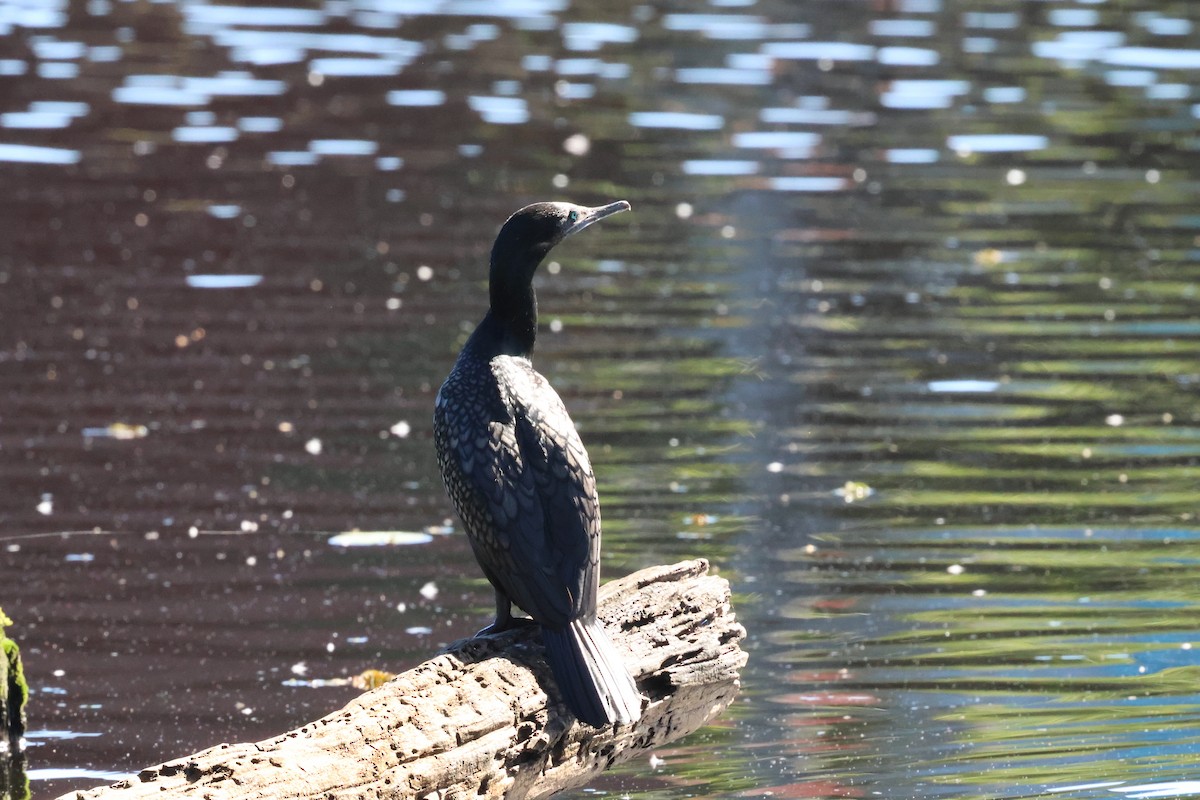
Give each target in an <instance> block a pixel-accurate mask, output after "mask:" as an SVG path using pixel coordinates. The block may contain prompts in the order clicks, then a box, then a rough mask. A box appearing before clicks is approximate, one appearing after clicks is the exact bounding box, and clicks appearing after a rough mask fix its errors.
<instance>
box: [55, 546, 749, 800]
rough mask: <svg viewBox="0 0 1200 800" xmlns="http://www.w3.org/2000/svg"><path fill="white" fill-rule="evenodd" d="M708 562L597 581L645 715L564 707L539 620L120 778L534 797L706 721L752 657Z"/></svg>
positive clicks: (122, 786)
mask: <svg viewBox="0 0 1200 800" xmlns="http://www.w3.org/2000/svg"><path fill="white" fill-rule="evenodd" d="M707 573H708V563H707V562H705V561H703V560H698V561H688V562H683V563H681V564H676V565H674V566H662V567H653V568H650V569H646V570H642V571H641V572H637V573H634V574H633V575H630V576H628V577H626V578H623V579H621V580H617V581H613V582H612V583H609V584H607V585H605V586H603V587H602V588H601V590H600V616H601V618H602V619H603V620H604V621H605V623H606V626H607V628H608V630H609V632H610V633H611V634H612V637H613V640H614V642H615V643H616V645H617V647H618V648H619V649H621V650H622V651H623V652H624V653H625V654H626V657H627V664H628V666H629V668H630V671H631V672H632V673H633V675H634V677H635V678H636V679H637V683H638V688H639V689H640V690H641V692H642V695H643V696H644V697H645V698H646V699H647V700H648V701H649V703H648V704H646V703H645V701H643V704H644V706H645V707H644V710H643V712H642V716H641V719H640V720H639V721H638V722H636V723H634V724H632V725H626V726H623V727H619V728H616V727H609V728H603V729H598V728H593V727H591V726H588V725H585V724H583V723H580V722H578V721H576V720H575V719H574V718H573V717H571V716H570V713H569V712H568V711H567V710H566V709H565V708H564V707H563V706H562V704H561V702H560V700H559V698H558V694H557V689H556V688H555V687H554V683H553V679H552V678H551V677H550V671H549V668H548V667H547V666H546V663H545V661H544V659H543V655H542V648H541V645H540V643H539V641H538V635H537V633H536V631H535V630H534V629H531V628H523V629H519V630H516V631H511V632H509V633H506V634H504V635H502V636H497V637H485V638H481V639H467V640H464V641H461V642H456V643H455V644H453V645H451V646H450V648H449V649H448V650H447V651H446V652H445V653H444V654H442V655H439V656H437V657H435V658H433V659H432V660H430V661H426V662H425V663H424V664H422V665H420V666H419V667H416V668H415V669H412V670H410V671H408V672H405V673H404V674H402V675H399V676H397V677H396V678H395V679H394V680H392V681H390V682H389V683H387V684H385V685H383V686H380V687H379V688H377V689H372V690H371V691H369V692H366V693H365V694H363V695H361V696H360V697H358V698H356V699H355V700H353V701H351V702H350V703H349V704H348V705H347V706H346V707H345V708H343V709H342V710H340V711H337V712H335V713H333V714H330V715H329V716H327V717H325V718H324V719H321V720H318V721H316V722H314V723H311V724H309V725H305V726H304V727H303V728H300V729H298V730H294V731H291V732H290V733H285V734H283V735H282V736H278V737H276V738H274V739H267V740H265V741H261V742H258V743H255V744H222V745H218V746H217V747H213V748H210V749H208V750H205V751H203V752H200V753H197V754H195V755H192V756H187V757H186V758H179V759H174V760H172V761H168V762H166V763H165V764H161V765H159V766H157V767H152V768H150V769H146V770H143V771H142V772H141V773H139V774H138V776H137V778H135V779H133V780H129V781H122V782H120V783H117V784H114V785H113V786H111V787H107V788H100V789H92V790H90V791H86V792H77V793H75V792H73V793H71V794H68V795H64V798H63V800H65V799H66V798H77V799H78V800H89V799H91V798H95V800H134V798H144V797H145V798H148V797H154V798H160V799H161V798H175V797H181V798H182V797H187V798H197V800H199V799H200V798H205V799H206V800H218V798H239V800H247V799H249V798H263V799H266V798H270V800H282V798H322V799H324V798H330V799H331V800H332V799H334V798H337V799H338V800H341V799H342V798H364V797H371V798H376V797H378V798H487V797H493V798H500V797H506V798H535V797H546V796H548V795H550V794H553V793H554V792H557V791H561V790H562V789H567V788H570V787H574V786H582V785H583V784H585V783H587V782H588V781H589V780H591V779H592V778H594V777H595V776H596V775H598V774H599V773H601V772H603V771H604V770H605V769H606V768H607V767H609V766H611V765H612V764H615V763H617V762H619V761H624V760H627V759H630V758H634V757H636V756H645V755H646V754H647V752H648V751H649V750H650V749H651V748H653V747H656V746H659V745H662V744H664V743H666V742H669V741H672V740H673V739H676V738H678V737H680V736H683V735H684V734H686V733H689V732H690V731H693V730H695V729H696V728H698V727H699V726H700V725H702V724H703V723H704V722H705V721H707V720H709V719H710V718H712V717H713V716H715V715H716V714H718V713H720V712H721V711H722V710H724V709H725V707H726V706H728V705H729V703H730V702H732V700H733V698H734V696H735V695H736V694H737V691H738V672H739V670H740V669H741V668H742V666H743V665H744V664H745V663H746V654H745V653H744V652H743V651H742V649H741V647H740V641H741V639H742V637H743V636H744V635H745V631H744V629H743V628H742V626H741V625H739V624H738V623H737V622H736V621H735V620H734V615H733V612H732V610H731V608H730V604H729V584H728V583H727V582H726V581H725V580H724V579H722V578H718V577H715V576H710V575H708V574H707Z"/></svg>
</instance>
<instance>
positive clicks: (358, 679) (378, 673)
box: [350, 669, 396, 691]
mask: <svg viewBox="0 0 1200 800" xmlns="http://www.w3.org/2000/svg"><path fill="white" fill-rule="evenodd" d="M394 677H396V674H395V673H394V672H384V671H383V670H381V669H367V670H363V671H362V672H360V673H358V674H357V675H355V676H354V677H353V678H351V679H350V685H351V686H353V687H354V688H355V689H362V690H363V691H366V690H367V689H374V688H376V687H378V686H383V685H384V684H385V683H387V682H388V681H390V680H391V679H392V678H394Z"/></svg>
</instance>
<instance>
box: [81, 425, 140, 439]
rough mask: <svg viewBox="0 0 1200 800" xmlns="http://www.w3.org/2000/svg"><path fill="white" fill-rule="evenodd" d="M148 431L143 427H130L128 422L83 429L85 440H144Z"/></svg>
mask: <svg viewBox="0 0 1200 800" xmlns="http://www.w3.org/2000/svg"><path fill="white" fill-rule="evenodd" d="M149 434H150V429H149V428H148V427H146V426H145V425H131V424H129V423H128V422H113V423H111V424H109V425H105V426H104V427H102V428H84V429H83V436H84V438H85V439H125V440H128V439H145V438H146V437H147V436H148V435H149Z"/></svg>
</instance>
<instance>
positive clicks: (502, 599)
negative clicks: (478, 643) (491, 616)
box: [475, 589, 534, 636]
mask: <svg viewBox="0 0 1200 800" xmlns="http://www.w3.org/2000/svg"><path fill="white" fill-rule="evenodd" d="M533 624H534V621H533V620H531V619H526V618H525V617H514V616H513V615H512V601H511V600H509V599H508V595H506V594H504V592H501V591H500V590H499V589H497V590H496V621H495V622H493V623H492V624H491V625H488V626H487V627H486V628H484V629H483V630H481V631H479V633H476V634H475V635H476V636H490V635H492V634H493V633H504V632H505V631H507V630H510V629H512V628H517V627H521V626H524V625H533Z"/></svg>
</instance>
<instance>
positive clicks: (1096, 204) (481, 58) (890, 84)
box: [0, 0, 1200, 800]
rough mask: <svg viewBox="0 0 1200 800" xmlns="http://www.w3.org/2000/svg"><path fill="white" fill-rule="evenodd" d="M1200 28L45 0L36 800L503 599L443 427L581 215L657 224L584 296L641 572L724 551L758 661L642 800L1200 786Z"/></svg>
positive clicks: (15, 20)
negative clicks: (491, 309) (441, 402)
mask: <svg viewBox="0 0 1200 800" xmlns="http://www.w3.org/2000/svg"><path fill="white" fill-rule="evenodd" d="M1198 23H1200V18H1198V17H1197V11H1196V9H1195V8H1194V7H1193V4H1189V3H1185V2H1182V0H1173V1H1169V2H1165V3H1149V2H1133V3H1124V4H1121V5H1120V7H1117V6H1111V7H1110V4H1095V3H1089V4H1073V3H1067V2H1059V1H1058V0H1052V1H1051V2H1044V3H1036V4H1024V5H1020V6H1013V5H1012V4H1005V3H991V4H986V3H985V4H983V5H980V4H978V3H968V2H965V1H960V0H901V1H900V2H894V3H885V4H878V3H877V4H850V5H847V4H842V5H839V6H838V7H837V8H836V9H832V8H831V7H827V6H826V5H824V4H815V5H811V6H807V5H800V6H797V5H796V4H794V3H786V2H773V1H772V0H760V2H757V3H753V2H752V3H744V2H713V3H711V4H707V5H705V4H697V3H693V4H691V5H688V4H684V5H683V6H679V7H672V8H671V9H670V10H669V11H664V10H661V9H658V8H657V7H652V6H648V5H634V4H626V5H618V6H612V7H605V8H604V9H600V10H597V9H587V8H583V7H577V8H569V7H568V4H566V3H564V2H559V1H558V0H493V1H492V2H488V3H479V2H473V0H447V2H441V3H435V4H419V3H412V2H407V1H406V0H369V1H368V0H362V2H351V3H324V4H313V5H308V6H305V7H296V8H286V7H266V6H263V7H255V6H251V7H235V6H225V5H219V4H211V3H205V2H187V3H157V4H150V5H146V4H130V3H112V2H108V1H107V0H92V2H89V3H86V4H83V5H79V4H73V5H68V4H66V3H45V4H29V3H19V2H3V0H0V81H3V82H4V83H5V85H6V86H7V87H8V88H9V91H8V93H7V94H6V95H5V96H4V99H3V101H0V178H2V179H3V182H4V185H5V186H6V187H7V189H8V190H7V191H6V192H4V193H3V194H2V195H0V219H2V220H3V222H2V223H0V224H3V225H4V239H3V241H4V244H3V245H0V289H2V291H0V325H2V326H3V328H2V330H3V337H0V372H2V374H3V376H4V378H5V380H4V384H3V385H4V390H3V391H4V394H3V400H2V405H0V454H3V457H0V476H2V477H3V480H4V484H5V487H6V491H5V492H3V493H0V520H2V521H3V530H2V531H0V563H2V564H3V570H4V571H3V573H2V577H3V578H4V579H5V580H4V582H3V584H2V585H0V602H3V607H4V611H5V612H6V613H7V614H8V615H9V616H11V617H13V618H14V620H16V625H15V626H14V627H13V629H12V632H13V633H14V634H15V635H16V636H17V637H18V639H19V640H20V641H21V643H22V645H23V647H24V651H25V653H26V660H27V668H28V671H29V675H30V678H31V682H32V684H33V686H34V690H35V694H34V698H33V703H32V705H31V723H32V727H33V730H32V731H31V736H30V752H29V759H28V761H29V764H28V767H29V771H28V774H29V777H30V778H32V780H33V784H32V785H33V793H34V796H35V797H43V796H45V797H49V796H52V795H53V794H55V793H58V792H61V791H66V790H68V789H73V788H78V787H84V786H90V785H95V784H97V783H102V782H105V781H107V780H112V779H114V776H120V775H125V774H129V773H130V772H136V771H137V770H138V769H140V768H141V767H142V766H144V765H146V764H150V763H157V762H159V761H161V760H163V759H164V758H167V757H169V756H171V755H180V754H183V753H184V752H190V751H191V750H194V749H198V748H200V747H204V746H207V745H210V744H213V743H215V742H217V741H221V740H234V739H253V738H263V737H266V736H269V735H271V734H274V733H277V732H278V731H280V730H282V729H284V728H287V727H291V726H295V725H299V724H302V723H303V722H305V721H308V720H309V719H311V718H314V717H315V716H319V715H321V714H323V713H326V712H327V711H328V710H330V709H332V708H334V707H336V706H337V705H338V704H339V703H342V702H344V701H345V700H346V699H348V698H349V697H350V696H352V695H353V694H354V692H355V690H353V689H352V688H351V687H348V686H345V685H344V683H343V682H340V681H341V679H344V678H345V677H347V676H349V675H352V674H355V673H357V672H360V671H362V670H364V669H367V668H373V667H384V668H387V667H394V668H398V667H402V666H407V665H411V664H414V663H416V662H418V661H419V660H421V659H422V658H424V657H427V656H428V655H429V654H430V653H431V652H433V651H434V650H436V649H437V647H439V646H440V645H441V644H443V643H445V642H447V641H450V640H452V639H454V638H457V637H460V636H464V635H467V634H469V633H470V632H471V631H473V630H475V629H477V628H478V627H480V626H481V624H482V623H483V622H484V621H485V620H486V616H487V613H488V609H489V608H490V596H489V593H488V592H487V590H486V586H485V583H484V581H483V579H482V578H480V577H479V576H478V572H477V569H476V567H475V566H474V564H473V561H472V559H471V556H470V553H469V549H468V548H467V547H466V545H465V543H464V542H463V539H462V537H461V536H459V535H457V533H456V532H455V530H454V527H453V522H452V521H449V522H448V518H449V517H450V511H449V507H448V504H447V502H446V499H445V497H444V495H443V493H442V490H441V487H440V485H439V483H438V481H437V479H436V478H435V477H434V476H435V475H436V467H435V465H434V462H433V457H432V452H431V451H432V447H431V442H430V408H431V406H432V398H433V394H434V392H436V389H437V386H438V384H439V382H440V380H441V378H442V377H443V375H444V374H445V372H446V371H447V369H448V367H449V365H450V363H451V361H452V359H453V356H454V352H455V351H456V349H457V347H458V346H460V345H461V343H462V342H463V341H464V339H465V337H466V335H467V334H468V333H469V331H470V328H471V326H472V324H473V323H474V321H475V320H476V319H477V318H478V317H479V316H480V315H481V314H482V310H483V303H484V297H485V294H484V286H483V279H484V271H483V265H484V263H485V261H486V256H487V249H488V247H489V244H490V239H491V237H492V235H493V234H494V232H495V230H496V226H497V225H498V224H499V222H500V221H501V220H503V218H504V217H505V216H506V215H507V214H508V213H511V211H513V210H514V209H515V208H516V207H517V206H519V205H520V204H521V203H523V202H525V201H528V200H531V199H540V198H543V197H550V196H553V197H569V198H573V199H576V200H580V201H592V200H595V201H599V200H603V199H612V198H617V197H623V198H626V199H629V200H630V201H631V202H632V203H633V206H634V211H635V213H634V214H633V215H623V218H622V219H621V220H619V221H616V222H613V223H612V224H609V223H605V225H604V226H603V229H602V230H598V231H594V232H589V233H588V235H587V236H585V237H581V238H580V239H579V240H578V241H572V242H571V243H570V245H569V246H567V247H564V248H563V250H562V251H561V252H559V251H555V254H554V257H553V259H552V260H551V261H552V263H549V264H547V265H546V266H545V267H544V268H543V270H542V274H541V276H540V277H539V279H538V287H539V292H540V299H541V308H542V313H543V331H542V334H541V338H540V341H539V348H540V352H539V356H538V365H539V367H540V368H541V369H542V371H543V372H545V373H546V374H547V375H549V376H550V377H551V379H552V380H553V382H554V383H555V385H556V386H557V387H558V388H559V390H560V392H561V393H562V394H563V396H564V398H565V399H566V401H567V402H568V404H569V406H570V407H571V409H572V413H573V415H574V417H575V419H576V421H577V423H578V425H579V428H580V430H581V431H582V433H583V436H584V438H585V441H586V442H587V443H588V445H589V448H590V450H591V453H592V456H593V461H594V463H595V465H596V469H597V473H598V480H599V485H600V492H601V497H602V502H603V506H604V510H605V570H606V573H607V574H608V575H610V576H611V575H613V574H617V573H621V572H626V571H629V570H632V569H635V568H638V567H640V566H644V565H648V564H653V563H659V562H664V561H668V560H673V559H678V558H685V557H691V556H695V555H705V556H707V557H709V558H710V559H711V560H712V561H713V562H714V564H715V565H717V566H718V567H719V569H720V570H721V573H722V574H723V575H724V576H726V577H727V578H729V579H730V581H731V582H732V583H733V585H734V589H735V592H736V597H735V600H736V604H737V610H738V613H739V615H740V617H741V618H742V620H743V621H744V623H745V624H746V627H747V628H748V630H749V634H750V635H749V640H748V645H747V646H748V648H749V649H750V650H751V651H752V658H751V661H750V665H749V666H748V667H747V670H746V673H745V679H744V691H743V698H742V700H741V701H739V702H738V703H737V704H735V705H734V706H733V707H732V708H731V709H730V710H729V712H728V713H727V714H726V715H725V716H724V717H723V718H722V719H721V720H718V721H716V722H715V723H714V724H713V725H712V726H710V727H708V728H706V729H705V730H704V731H702V732H700V733H699V734H697V735H695V736H693V737H691V738H690V739H688V740H685V741H684V742H681V743H679V744H678V745H676V746H672V747H669V748H665V749H664V750H662V751H660V752H658V753H656V755H655V759H654V760H653V761H652V762H650V763H647V762H644V761H643V762H636V763H632V764H628V765H625V766H622V767H620V768H618V769H616V770H614V771H613V772H612V773H610V774H608V775H606V776H605V777H604V778H602V779H601V780H600V781H599V782H598V783H597V784H596V786H595V788H596V789H597V790H602V791H610V792H620V793H622V794H623V795H628V796H632V797H640V798H647V799H649V798H655V799H656V800H657V799H658V798H662V799H663V800H667V798H683V797H734V796H736V797H765V796H772V797H797V798H798V797H805V798H809V797H845V796H887V797H912V798H926V797H955V798H958V797H989V798H991V797H1033V796H1039V797H1045V796H1057V797H1073V798H1092V797H1127V798H1143V797H1174V796H1188V795H1194V794H1200V772H1198V771H1197V768H1196V767H1195V764H1196V763H1197V762H1198V761H1200V740H1198V739H1197V735H1196V733H1195V731H1196V730H1197V725H1196V723H1197V713H1198V710H1200V697H1197V693H1196V689H1195V686H1196V677H1197V669H1198V661H1197V657H1196V655H1195V654H1196V649H1195V646H1196V645H1197V644H1200V627H1198V626H1197V623H1196V622H1195V620H1196V619H1197V617H1196V616H1193V615H1194V614H1196V612H1197V606H1198V604H1200V596H1198V595H1197V590H1196V588H1195V587H1196V585H1197V581H1196V579H1195V578H1196V569H1197V566H1198V559H1200V548H1197V542H1198V541H1200V528H1198V527H1197V526H1196V520H1195V514H1196V511H1197V503H1196V498H1197V491H1196V474H1197V473H1196V466H1197V459H1198V458H1200V414H1198V412H1197V410H1196V409H1197V405H1196V403H1195V394H1196V388H1197V386H1198V385H1200V368H1198V367H1197V364H1200V360H1198V359H1197V355H1200V315H1198V313H1197V305H1196V300H1197V279H1198V277H1200V266H1198V264H1200V258H1198V255H1200V215H1197V213H1196V212H1195V208H1194V206H1195V196H1196V188H1197V185H1196V182H1195V180H1194V179H1193V174H1192V173H1193V172H1194V164H1193V162H1194V153H1195V150H1196V148H1197V143H1198V142H1200V136H1198V132H1200V112H1198V111H1197V109H1198V108H1200V105H1197V103H1200V98H1198V97H1197V95H1196V90H1195V88H1194V86H1193V84H1194V83H1195V81H1194V77H1195V76H1194V73H1195V71H1196V69H1198V68H1200V50H1197V49H1196V47H1195V44H1194V41H1195V33H1196V30H1197V28H1196V26H1197V24H1198ZM625 216H628V217H629V218H628V219H625V218H624V217H625ZM64 531H75V532H76V533H74V534H72V535H59V534H60V533H61V532H64ZM18 575H19V576H20V579H19V580H16V579H15V577H14V576H18ZM134 673H136V674H138V675H139V676H141V677H140V678H139V680H138V682H137V683H136V684H135V685H133V686H131V685H130V684H129V681H128V676H129V675H130V674H134ZM181 717H183V722H182V724H181ZM581 796H582V793H581Z"/></svg>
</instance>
